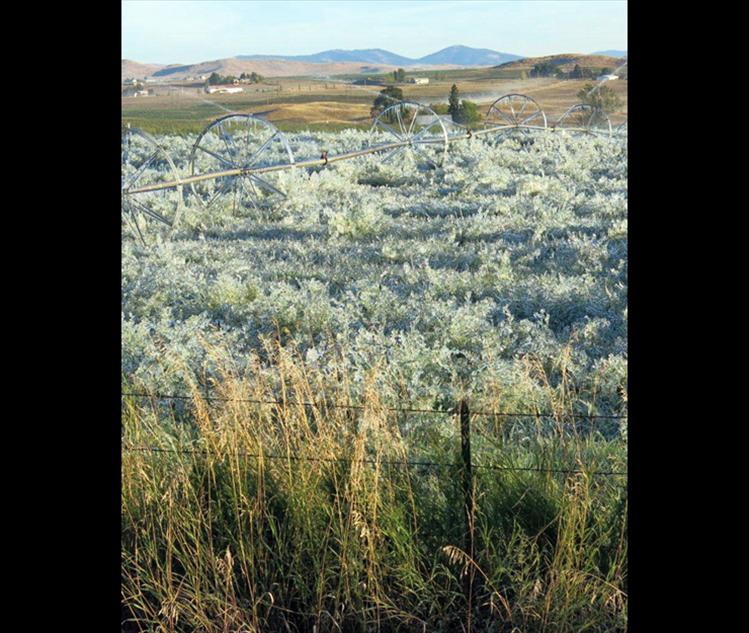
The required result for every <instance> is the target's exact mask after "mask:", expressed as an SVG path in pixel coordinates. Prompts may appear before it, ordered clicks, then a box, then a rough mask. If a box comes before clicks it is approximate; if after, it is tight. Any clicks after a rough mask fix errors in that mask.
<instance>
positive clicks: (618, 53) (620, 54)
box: [591, 50, 627, 58]
mask: <svg viewBox="0 0 749 633" xmlns="http://www.w3.org/2000/svg"><path fill="white" fill-rule="evenodd" d="M591 55H606V56H607V57H619V58H624V57H626V56H627V51H616V50H610V51H596V52H595V53H591Z"/></svg>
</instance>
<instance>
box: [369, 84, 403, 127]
mask: <svg viewBox="0 0 749 633" xmlns="http://www.w3.org/2000/svg"><path fill="white" fill-rule="evenodd" d="M398 101H403V91H402V90H401V89H400V88H396V87H395V86H388V87H387V88H384V89H383V90H380V94H378V95H377V96H376V97H375V100H374V104H373V106H372V109H371V111H370V115H371V116H372V117H375V116H377V115H378V114H379V113H380V112H382V111H383V110H385V109H386V108H388V107H389V106H391V105H394V104H395V103H397V102H398ZM389 114H390V115H391V116H388V118H387V120H388V121H389V122H392V121H394V120H395V118H396V116H395V114H393V113H389Z"/></svg>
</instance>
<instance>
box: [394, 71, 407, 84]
mask: <svg viewBox="0 0 749 633" xmlns="http://www.w3.org/2000/svg"><path fill="white" fill-rule="evenodd" d="M393 75H394V76H395V81H398V82H403V81H405V80H406V71H405V70H403V69H402V68H399V69H398V70H396V71H394V72H393Z"/></svg>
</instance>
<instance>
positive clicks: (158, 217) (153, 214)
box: [131, 199, 172, 226]
mask: <svg viewBox="0 0 749 633" xmlns="http://www.w3.org/2000/svg"><path fill="white" fill-rule="evenodd" d="M131 203H132V204H133V205H135V206H136V207H137V208H138V210H139V211H140V212H141V213H143V214H144V215H146V216H148V217H150V218H153V219H154V220H157V221H159V222H162V223H164V224H166V225H167V226H172V223H171V222H170V221H169V220H167V219H166V218H165V217H164V216H163V215H161V214H160V213H157V212H156V211H153V210H152V209H149V208H148V207H147V206H145V205H144V204H143V203H142V202H138V201H137V200H134V199H131Z"/></svg>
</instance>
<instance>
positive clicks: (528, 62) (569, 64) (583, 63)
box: [497, 53, 622, 72]
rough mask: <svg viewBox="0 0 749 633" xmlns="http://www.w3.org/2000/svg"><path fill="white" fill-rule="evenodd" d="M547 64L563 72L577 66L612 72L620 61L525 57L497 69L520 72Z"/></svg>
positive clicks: (572, 55) (603, 57) (574, 56)
mask: <svg viewBox="0 0 749 633" xmlns="http://www.w3.org/2000/svg"><path fill="white" fill-rule="evenodd" d="M543 63H548V64H551V65H552V66H559V67H560V68H561V69H562V70H564V71H565V72H569V71H570V70H572V69H573V68H574V67H575V65H576V64H577V65H579V66H580V67H581V68H606V67H609V68H611V69H612V70H613V69H615V68H617V67H618V66H621V64H622V59H620V58H618V57H610V56H608V55H584V54H582V53H562V54H560V55H545V56H544V57H526V58H525V59H519V60H515V61H511V62H507V63H504V64H500V65H499V66H497V68H505V69H508V70H520V69H531V68H533V67H534V66H535V65H536V64H543Z"/></svg>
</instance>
